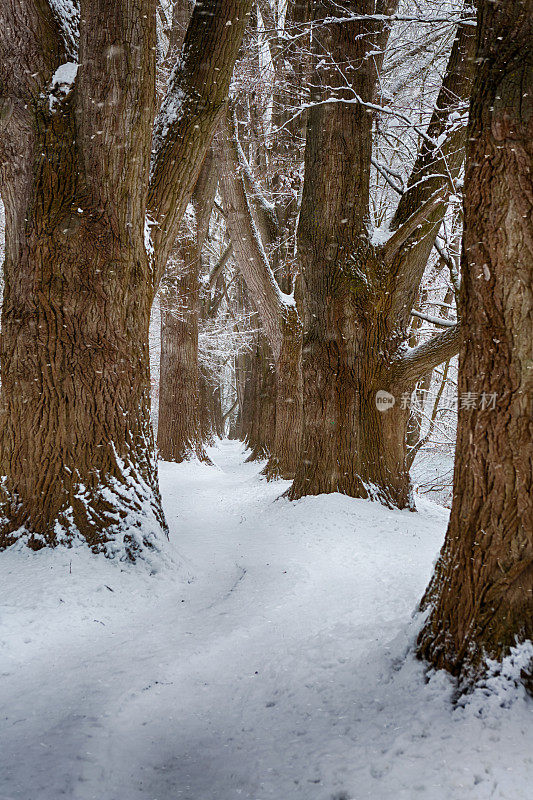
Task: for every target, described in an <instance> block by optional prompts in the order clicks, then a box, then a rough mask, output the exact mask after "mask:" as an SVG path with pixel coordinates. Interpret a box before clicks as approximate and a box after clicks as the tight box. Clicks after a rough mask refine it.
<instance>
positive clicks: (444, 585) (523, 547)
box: [419, 0, 533, 690]
mask: <svg viewBox="0 0 533 800" xmlns="http://www.w3.org/2000/svg"><path fill="white" fill-rule="evenodd" d="M532 33H533V31H532V26H531V9H530V5H529V3H528V2H525V1H524V0H511V2H507V3H503V2H497V3H493V2H489V1H488V0H479V2H478V51H477V57H476V64H477V65H478V66H477V73H476V76H475V81H474V87H473V94H472V102H471V107H470V121H469V130H468V146H467V164H466V178H465V186H466V192H465V201H464V212H465V219H464V239H463V249H462V262H461V271H462V285H461V291H460V307H461V311H462V320H463V325H464V336H463V338H462V343H461V351H460V359H459V393H464V392H471V393H472V394H471V395H469V396H470V397H473V398H474V403H475V404H476V406H477V407H475V408H460V410H459V423H458V432H457V451H456V460H455V474H454V496H453V504H452V512H451V518H450V524H449V528H448V532H447V535H446V541H445V544H444V547H443V549H442V552H441V555H440V558H439V561H438V563H437V566H436V569H435V573H434V576H433V579H432V581H431V583H430V585H429V587H428V589H427V592H426V595H425V598H424V600H423V603H422V605H423V607H430V608H431V612H430V615H429V618H428V620H427V622H426V624H425V627H424V628H423V630H422V632H421V634H420V638H419V654H420V655H421V656H422V657H423V658H425V659H427V660H428V661H430V662H431V664H433V665H434V666H436V667H444V668H445V669H447V670H449V671H450V672H451V673H453V674H454V675H458V676H460V677H461V678H462V679H463V681H464V684H465V685H469V684H470V682H471V681H472V679H474V678H476V677H477V676H478V675H479V674H481V673H482V672H483V671H484V669H485V668H486V659H487V658H492V659H497V660H501V658H502V657H504V656H505V655H507V654H508V653H509V651H510V648H512V647H513V646H515V645H516V644H518V643H520V642H524V641H525V640H527V639H532V638H533V482H532V481H533V423H532V418H531V399H532V389H533V374H532V370H531V363H532V351H531V330H532V326H533V238H532V234H531V231H532V226H531V223H532V221H533V220H532V216H533V185H532V182H531V161H532V156H533V146H532V142H533V103H532V98H531V86H532V85H533V59H532V58H531V39H532ZM493 395H495V406H494V408H492V405H491V402H490V401H489V402H488V408H487V403H486V402H484V399H483V398H485V399H486V398H490V397H491V396H493ZM531 666H533V664H532V665H531ZM524 677H525V676H524ZM529 681H530V684H529V688H530V690H532V689H533V683H532V682H531V670H530V673H529Z"/></svg>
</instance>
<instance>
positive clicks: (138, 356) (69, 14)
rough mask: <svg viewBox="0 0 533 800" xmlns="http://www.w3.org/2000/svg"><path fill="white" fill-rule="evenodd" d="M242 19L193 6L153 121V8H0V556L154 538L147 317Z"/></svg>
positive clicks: (156, 518) (93, 2) (119, 547)
mask: <svg viewBox="0 0 533 800" xmlns="http://www.w3.org/2000/svg"><path fill="white" fill-rule="evenodd" d="M250 5H251V2H248V0H205V2H203V3H201V4H198V5H197V6H196V7H195V10H194V12H193V16H192V19H191V23H190V25H189V27H188V29H187V34H186V37H185V43H184V47H183V50H182V56H181V59H180V60H179V62H178V63H177V65H176V67H175V69H174V71H173V73H172V76H171V79H170V82H169V88H168V92H167V94H166V97H165V98H164V100H163V103H162V106H161V109H160V111H159V113H158V115H157V118H156V120H155V124H154V112H155V53H156V37H155V31H156V22H155V20H156V16H155V15H156V3H155V0H136V2H132V0H90V1H89V0H82V2H81V6H80V11H79V14H78V10H77V5H76V4H75V3H74V2H68V0H67V1H66V2H61V3H57V2H55V0H50V2H48V0H6V2H4V3H2V5H1V7H0V120H1V123H0V124H1V126H2V139H1V142H0V181H1V183H0V190H1V192H2V198H3V200H4V204H5V207H6V259H5V264H4V278H5V294H4V303H3V310H2V341H1V369H2V389H1V400H0V403H1V406H0V470H1V474H2V475H3V476H4V477H3V479H2V486H1V490H0V520H1V521H0V547H6V546H8V545H10V544H11V543H13V542H14V541H16V540H17V539H19V538H21V537H23V538H24V539H25V540H26V541H27V543H28V545H29V546H30V547H33V548H36V549H37V548H40V547H42V546H44V545H47V544H56V543H58V542H61V541H68V540H70V539H72V538H73V537H76V536H79V535H81V536H82V537H84V538H85V539H86V541H87V542H88V543H89V544H90V545H91V546H93V547H94V548H95V549H102V550H105V552H107V553H108V554H115V553H117V554H119V555H121V556H125V555H127V556H129V557H130V558H135V556H136V555H137V554H138V553H139V552H141V551H142V549H143V548H144V547H147V546H154V545H155V544H156V541H157V537H158V535H159V533H160V530H161V527H164V524H165V523H164V518H163V512H162V509H161V503H160V498H159V491H158V486H157V472H156V466H155V461H154V449H153V441H152V433H151V427H150V420H149V375H148V338H147V337H148V324H149V317H150V308H151V304H152V300H153V296H154V292H155V290H156V288H157V286H158V283H159V280H160V278H161V276H162V274H163V271H164V269H165V266H166V263H167V261H168V257H169V255H170V252H171V251H172V248H173V247H174V243H175V240H176V236H177V233H178V227H179V224H180V221H181V218H182V215H183V212H184V210H185V207H186V205H187V202H188V200H189V198H190V196H191V193H192V190H193V189H194V186H195V183H196V180H197V176H198V173H199V170H200V168H201V165H202V162H203V160H204V156H205V152H206V149H207V147H208V145H209V142H210V140H211V137H212V134H213V131H214V129H215V127H216V125H217V123H218V121H219V119H220V115H221V112H222V110H223V106H224V101H225V98H226V94H227V90H228V85H229V80H230V77H231V73H232V69H233V62H234V60H235V57H236V55H237V51H238V48H239V46H240V42H241V39H242V34H243V31H244V27H245V25H246V21H247V17H248V13H249V10H250ZM78 43H79V44H78ZM78 51H79V55H78ZM152 131H153V135H152ZM147 214H148V215H149V216H148V225H146V219H147ZM149 231H151V235H150V233H149Z"/></svg>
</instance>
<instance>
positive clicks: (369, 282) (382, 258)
mask: <svg viewBox="0 0 533 800" xmlns="http://www.w3.org/2000/svg"><path fill="white" fill-rule="evenodd" d="M315 6H316V13H317V15H318V18H319V19H321V18H322V17H323V16H325V17H328V16H331V17H335V16H338V8H339V7H338V4H336V3H330V2H329V0H328V2H317V3H316V4H315ZM351 9H352V4H346V5H345V10H346V12H347V14H346V16H347V18H348V20H349V21H346V22H344V23H342V24H339V23H334V24H331V23H326V24H324V23H323V22H321V23H320V24H318V25H317V26H316V28H315V29H314V33H313V43H314V49H315V63H316V67H315V75H314V78H313V86H314V90H313V91H314V97H313V98H312V99H313V100H314V101H315V104H314V105H313V106H312V107H311V109H310V110H309V116H308V124H307V140H306V150H305V179H304V188H303V196H302V206H301V211H300V219H299V226H298V253H299V260H300V264H301V271H302V296H303V306H304V329H305V334H304V346H303V382H304V395H303V396H304V410H303V420H304V426H303V437H302V450H301V458H300V461H299V465H298V469H297V471H296V477H295V480H294V483H293V486H292V488H291V491H290V497H291V498H293V499H295V498H298V497H302V496H303V495H307V494H319V493H322V492H335V491H338V492H342V493H345V494H349V495H351V496H354V497H370V498H376V499H380V500H382V502H385V503H387V504H391V505H395V506H398V507H399V508H413V501H412V493H411V487H410V480H409V470H408V468H407V464H408V462H407V446H406V435H407V422H408V409H407V407H406V406H407V405H408V404H407V403H405V402H402V399H403V397H405V396H408V395H410V394H411V392H412V390H413V388H414V386H415V384H416V381H417V380H418V379H419V378H420V377H421V376H422V375H423V374H424V372H423V371H421V370H424V368H425V367H427V368H429V369H431V368H433V366H436V365H437V364H438V363H440V362H439V360H438V359H439V358H441V356H444V355H445V356H446V357H451V355H453V354H454V352H453V349H454V347H457V346H458V337H457V331H454V332H453V333H451V334H449V335H448V336H445V337H441V336H440V335H439V336H437V337H436V342H435V345H436V347H435V350H433V351H431V348H421V349H420V350H419V349H418V348H416V349H415V350H416V357H414V358H413V359H411V358H410V357H409V356H408V353H405V345H406V343H407V338H408V327H409V321H410V312H411V308H412V303H413V302H414V300H415V299H416V295H417V293H418V288H419V284H420V280H421V277H422V271H421V264H422V262H423V261H424V258H425V259H426V261H427V256H428V254H429V252H430V250H431V247H432V242H431V237H433V241H434V238H435V236H436V234H437V231H438V226H439V225H440V221H441V220H442V216H443V214H444V209H445V205H444V201H445V199H446V197H447V196H448V194H449V192H450V187H449V186H448V184H449V179H450V176H451V177H454V176H456V175H457V173H458V171H459V168H460V160H461V153H460V144H459V139H460V138H461V137H460V136H459V134H457V135H456V134H454V135H453V137H452V141H451V142H450V143H448V140H447V139H446V142H445V144H444V145H440V144H439V145H438V148H437V146H435V147H436V148H437V149H438V153H437V152H434V153H433V160H431V158H430V155H429V154H427V153H426V149H427V148H426V149H424V157H423V158H422V157H420V158H419V159H417V161H416V163H415V168H414V173H413V174H416V185H417V186H418V187H419V188H418V193H417V191H416V186H415V182H413V186H412V187H411V186H410V191H409V192H408V193H406V195H405V196H404V197H406V196H407V194H408V195H409V205H408V203H407V200H405V201H404V200H403V198H402V201H401V203H400V206H399V209H400V211H401V213H399V212H398V213H397V214H396V216H395V218H394V220H393V223H394V224H393V230H394V232H393V233H391V235H390V238H389V239H388V241H387V243H386V244H385V245H383V246H374V245H373V244H372V243H371V241H370V237H369V233H368V216H369V181H370V164H371V155H372V115H371V113H369V108H368V104H371V103H372V102H373V100H374V92H375V87H376V81H377V68H376V62H375V60H374V58H371V57H370V56H369V53H368V51H369V50H372V52H374V51H375V50H376V49H379V50H380V51H383V49H384V47H385V44H386V41H387V37H388V26H387V24H386V23H385V22H383V21H382V20H379V19H376V18H375V17H373V16H372V15H373V9H374V5H373V3H367V4H365V3H363V4H362V5H361V4H358V9H357V10H358V13H360V14H364V13H367V14H368V15H369V17H368V18H367V19H355V20H354V19H353V18H352V19H349V17H350V14H349V12H350V11H351ZM394 9H395V2H394V0H390V2H384V3H383V4H382V7H381V11H382V13H384V14H388V13H392V12H393V11H394ZM465 37H466V34H463V31H462V30H461V32H460V34H458V36H457V39H456V42H455V44H454V47H453V49H452V56H451V57H450V63H449V70H448V72H447V74H446V77H445V80H444V84H443V89H442V91H441V95H442V97H443V98H445V99H446V102H444V99H443V101H442V108H439V110H438V111H435V114H434V119H433V120H432V127H431V133H432V135H433V136H437V134H440V133H443V132H444V133H445V132H446V124H447V119H448V115H449V113H450V102H449V95H450V94H454V97H455V95H456V94H458V93H460V92H465V91H467V88H466V87H467V85H468V81H467V80H466V79H465V74H468V71H469V66H468V62H467V61H464V60H463V61H462V60H461V55H462V54H463V55H464V51H465V50H467V49H468V48H466V45H465V43H464V38H465ZM323 53H328V54H329V55H328V58H327V59H325V58H324V57H323ZM341 63H342V64H343V65H344V69H345V70H348V71H349V70H351V71H349V72H347V73H346V74H350V76H352V75H353V80H352V78H351V77H350V82H351V84H352V85H348V84H349V83H350V82H348V81H346V80H344V79H343V76H342V73H341V71H340V70H339V69H338V66H337V65H338V64H341ZM458 64H459V66H458ZM457 71H459V73H460V78H461V79H459V78H458V77H457ZM463 73H464V74H463ZM353 92H355V93H356V94H357V97H358V98H359V99H360V102H358V103H354V102H353ZM441 95H439V97H441ZM332 99H334V100H335V101H336V102H331V101H332ZM344 101H347V102H344ZM463 138H464V135H463ZM448 144H449V147H450V148H452V149H453V158H452V159H451V162H450V167H449V169H444V167H443V166H442V162H444V161H445V155H446V154H447V149H448ZM458 147H459V154H458V155H457V154H456V153H455V150H456V149H457V148H458ZM435 163H437V164H438V165H439V168H440V170H441V174H439V175H438V176H437V177H435V176H434V175H432V177H433V178H435V180H434V181H433V182H432V183H431V187H430V190H426V186H425V181H426V178H428V177H429V174H430V172H431V171H432V172H435V171H436V167H435V166H434V165H435ZM421 184H424V186H423V188H420V185H421ZM406 209H407V210H406ZM404 211H405V213H404ZM420 240H422V242H423V243H422V244H420ZM428 247H429V249H428ZM422 251H423V252H422ZM421 253H422V255H421ZM424 263H425V261H424ZM450 330H452V329H450ZM430 351H431V352H430ZM441 360H442V358H441ZM426 371H427V369H426ZM380 391H385V392H388V393H389V394H391V395H393V398H394V400H395V402H394V403H393V404H390V405H388V404H386V403H385V404H382V403H380V402H379V399H380V398H379V395H378V392H380Z"/></svg>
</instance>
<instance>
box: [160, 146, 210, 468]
mask: <svg viewBox="0 0 533 800" xmlns="http://www.w3.org/2000/svg"><path fill="white" fill-rule="evenodd" d="M216 187H217V178H216V171H215V169H214V165H213V157H212V153H208V155H207V157H206V159H205V161H204V164H203V166H202V169H201V171H200V175H199V177H198V181H197V184H196V187H195V190H194V194H193V203H194V208H195V213H194V222H193V220H192V219H188V220H187V221H186V222H185V224H184V225H183V229H182V235H181V237H180V239H179V243H178V247H177V249H176V254H175V258H174V259H171V260H170V261H169V264H168V265H167V271H166V273H165V276H164V278H163V282H162V287H161V293H160V295H161V303H160V305H161V362H160V376H161V377H160V382H159V425H158V432H157V446H158V450H159V454H160V456H161V458H162V459H164V460H165V461H177V462H181V461H184V460H187V459H189V458H191V457H193V456H196V457H197V458H198V459H199V460H200V461H204V462H206V463H210V459H209V457H208V455H207V453H206V452H205V447H204V444H205V443H206V442H207V441H208V440H209V439H210V437H208V438H205V437H204V429H203V427H202V421H201V414H202V408H201V405H200V400H201V394H200V384H199V375H200V373H199V365H198V323H199V319H200V311H201V300H200V270H201V252H202V247H203V244H204V242H205V239H206V236H207V232H208V229H209V219H210V217H211V209H212V205H213V200H214V197H215V193H216Z"/></svg>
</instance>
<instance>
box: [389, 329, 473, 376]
mask: <svg viewBox="0 0 533 800" xmlns="http://www.w3.org/2000/svg"><path fill="white" fill-rule="evenodd" d="M460 344H461V326H460V323H457V325H454V326H453V328H448V330H446V331H442V333H437V334H436V335H435V336H433V337H432V338H431V339H430V340H429V341H427V342H424V343H423V344H419V345H418V347H413V348H412V349H411V350H408V351H407V353H405V354H404V355H403V356H402V357H401V358H400V359H399V360H398V362H397V363H396V365H395V368H394V370H393V373H394V377H395V379H396V380H397V381H399V382H400V383H405V384H413V383H415V382H416V381H417V380H418V379H419V378H421V377H422V375H425V374H426V372H429V371H430V370H432V369H434V368H435V367H437V366H438V365H439V364H442V362H443V361H448V360H449V359H450V358H453V356H455V355H457V353H458V352H459V347H460Z"/></svg>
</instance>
